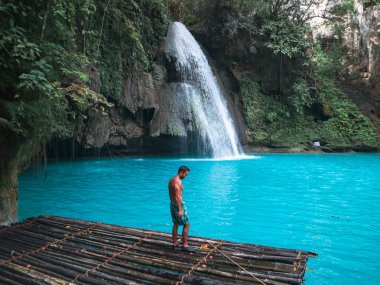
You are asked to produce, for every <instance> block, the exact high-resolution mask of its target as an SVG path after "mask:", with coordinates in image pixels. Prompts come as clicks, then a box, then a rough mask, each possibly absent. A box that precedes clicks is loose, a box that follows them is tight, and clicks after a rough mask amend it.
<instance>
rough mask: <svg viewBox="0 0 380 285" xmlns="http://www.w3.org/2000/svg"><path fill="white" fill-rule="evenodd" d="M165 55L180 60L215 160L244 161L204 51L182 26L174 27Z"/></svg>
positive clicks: (178, 67)
mask: <svg viewBox="0 0 380 285" xmlns="http://www.w3.org/2000/svg"><path fill="white" fill-rule="evenodd" d="M165 51H166V53H167V55H169V56H171V57H172V58H175V59H176V70H177V72H179V74H180V78H181V80H182V81H183V82H184V83H188V84H186V85H185V84H184V87H185V88H184V92H185V93H186V96H189V97H190V98H189V99H190V101H191V103H192V104H193V105H194V106H195V108H194V110H193V112H194V115H195V117H196V121H197V122H198V123H199V125H200V126H201V128H202V129H201V130H200V133H201V136H202V137H203V139H204V141H205V142H208V143H209V144H210V147H211V149H212V156H213V157H214V158H217V159H223V160H225V159H240V158H241V157H242V156H244V153H243V151H242V148H241V145H240V143H239V140H238V137H237V134H236V131H235V128H234V125H233V121H232V119H231V117H230V115H229V113H228V110H227V104H226V102H225V100H224V98H223V96H222V94H221V91H220V88H219V86H218V82H217V80H216V78H215V76H214V74H213V73H212V70H211V67H210V65H209V63H208V61H207V58H206V56H205V55H204V53H203V51H202V50H201V47H200V46H199V44H198V43H197V41H196V40H195V39H194V37H193V36H192V35H191V33H190V32H189V31H188V30H187V29H186V27H185V26H184V25H183V24H182V23H179V22H173V23H171V24H170V26H169V30H168V35H167V40H166V43H165Z"/></svg>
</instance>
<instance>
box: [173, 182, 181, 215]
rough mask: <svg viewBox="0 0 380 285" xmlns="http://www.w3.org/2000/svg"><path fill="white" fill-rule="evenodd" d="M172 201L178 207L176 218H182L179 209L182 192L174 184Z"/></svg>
mask: <svg viewBox="0 0 380 285" xmlns="http://www.w3.org/2000/svg"><path fill="white" fill-rule="evenodd" d="M173 188H174V189H173V190H174V201H175V203H176V204H177V207H178V216H179V217H182V215H183V212H182V208H181V201H182V191H181V188H180V187H179V185H178V184H174V187H173Z"/></svg>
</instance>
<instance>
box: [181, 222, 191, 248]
mask: <svg viewBox="0 0 380 285" xmlns="http://www.w3.org/2000/svg"><path fill="white" fill-rule="evenodd" d="M189 228H190V224H187V225H184V226H183V229H182V246H183V247H188V246H189V245H188V244H187V235H188V233H189Z"/></svg>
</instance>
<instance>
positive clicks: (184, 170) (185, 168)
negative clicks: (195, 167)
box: [178, 165, 190, 173]
mask: <svg viewBox="0 0 380 285" xmlns="http://www.w3.org/2000/svg"><path fill="white" fill-rule="evenodd" d="M186 171H189V172H190V168H188V167H187V166H185V165H182V166H181V167H180V168H179V169H178V173H180V172H186Z"/></svg>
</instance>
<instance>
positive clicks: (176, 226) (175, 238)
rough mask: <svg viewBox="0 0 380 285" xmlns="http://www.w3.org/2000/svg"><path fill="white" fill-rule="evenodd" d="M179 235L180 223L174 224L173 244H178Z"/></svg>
mask: <svg viewBox="0 0 380 285" xmlns="http://www.w3.org/2000/svg"><path fill="white" fill-rule="evenodd" d="M177 235H178V225H177V224H174V225H173V229H172V237H173V245H174V246H177V245H178V239H177Z"/></svg>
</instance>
